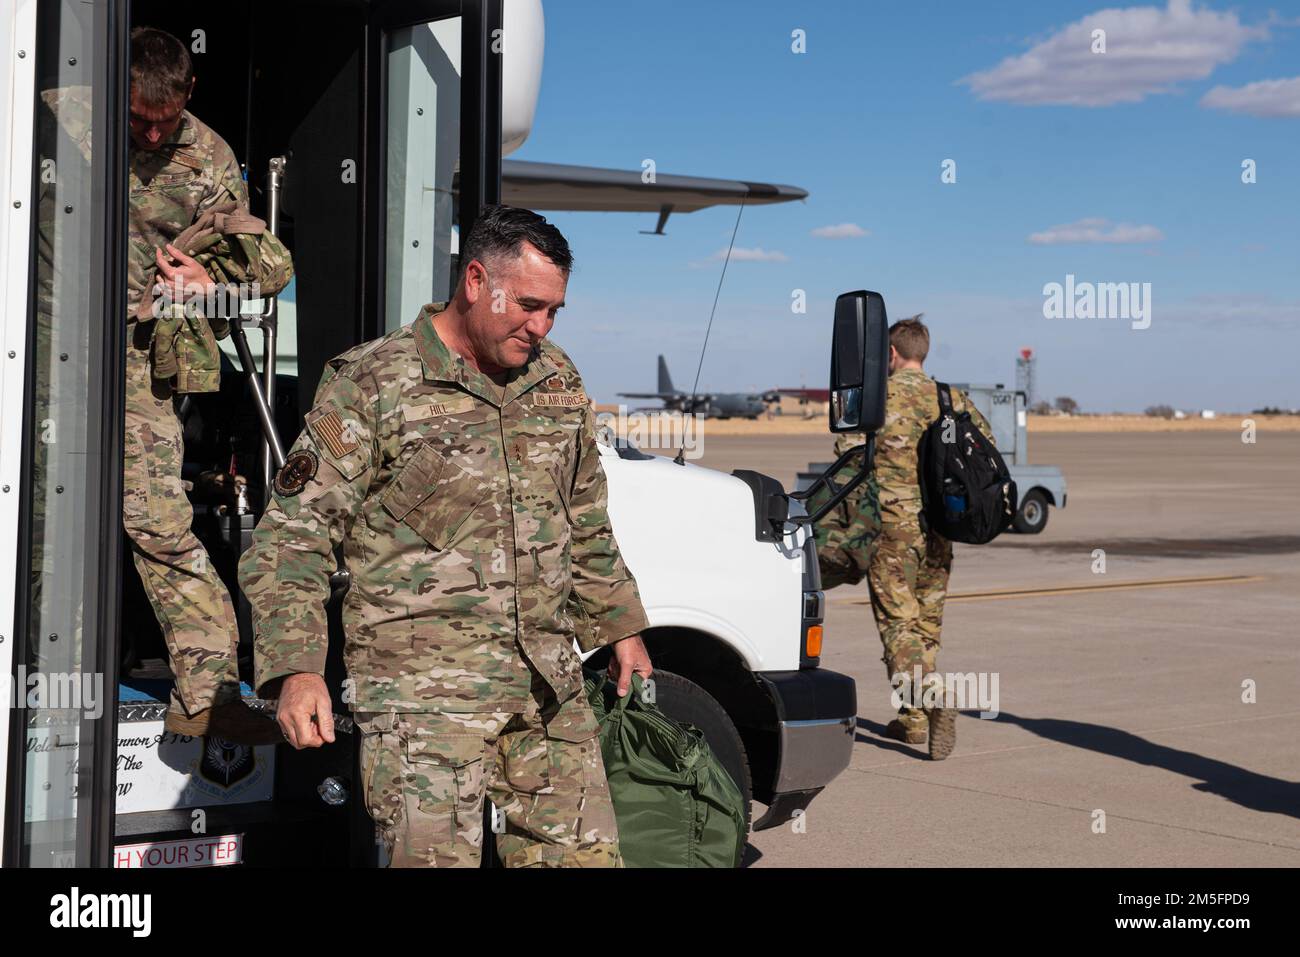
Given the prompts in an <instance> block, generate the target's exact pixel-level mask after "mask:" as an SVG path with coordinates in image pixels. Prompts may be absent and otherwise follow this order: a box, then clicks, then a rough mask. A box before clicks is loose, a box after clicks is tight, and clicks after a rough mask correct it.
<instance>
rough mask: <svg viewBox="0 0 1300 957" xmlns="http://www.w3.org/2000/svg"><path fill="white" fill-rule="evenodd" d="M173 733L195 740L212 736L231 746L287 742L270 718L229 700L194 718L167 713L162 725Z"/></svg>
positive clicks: (177, 713) (175, 712)
mask: <svg viewBox="0 0 1300 957" xmlns="http://www.w3.org/2000/svg"><path fill="white" fill-rule="evenodd" d="M163 727H165V728H166V729H167V730H168V731H170V732H171V733H172V734H184V735H189V736H190V737H194V738H201V737H205V736H207V735H211V736H213V737H217V738H223V739H224V740H226V741H229V742H231V743H232V744H247V745H254V746H256V745H260V744H279V743H280V742H281V741H283V740H284V732H282V731H281V730H280V726H279V725H278V724H276V723H275V721H274V719H272V718H271V717H270V716H268V715H264V714H261V713H259V712H256V711H254V710H253V709H252V708H250V707H248V705H246V704H244V702H243V701H227V702H224V703H222V704H218V705H214V706H212V707H211V708H205V709H204V710H203V711H200V712H199V713H198V714H196V715H194V716H192V717H191V716H187V715H184V714H181V713H180V712H178V711H168V712H167V718H166V720H165V721H164V722H163Z"/></svg>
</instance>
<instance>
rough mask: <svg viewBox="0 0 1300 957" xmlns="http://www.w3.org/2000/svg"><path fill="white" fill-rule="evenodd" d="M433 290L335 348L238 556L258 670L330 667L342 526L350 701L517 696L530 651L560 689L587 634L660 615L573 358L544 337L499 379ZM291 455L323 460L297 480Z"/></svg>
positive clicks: (464, 708) (605, 635) (526, 682)
mask: <svg viewBox="0 0 1300 957" xmlns="http://www.w3.org/2000/svg"><path fill="white" fill-rule="evenodd" d="M437 310H438V307H437V306H433V305H430V306H425V307H424V309H423V310H422V311H421V312H420V315H419V317H418V318H417V319H416V321H415V322H414V324H412V325H410V326H407V327H404V328H402V329H400V330H398V331H396V332H393V333H390V334H389V335H387V336H384V337H383V338H382V339H378V340H375V341H373V342H370V343H366V344H363V345H361V346H359V347H357V348H355V349H353V350H351V351H350V352H346V353H344V354H343V355H341V356H339V357H338V358H336V359H333V360H331V361H330V363H329V366H330V368H329V369H327V370H326V373H325V375H324V377H323V378H322V381H321V384H320V387H319V389H318V390H317V393H316V400H315V405H314V407H313V409H312V410H311V411H310V412H309V413H308V414H307V416H306V422H307V427H306V429H305V430H304V431H303V433H302V435H301V436H300V437H299V439H298V441H297V443H296V444H295V445H294V447H293V450H291V451H290V453H289V458H288V461H287V463H286V469H285V470H282V471H281V473H280V477H279V478H278V480H277V485H278V486H279V487H278V488H277V494H276V496H275V498H274V501H273V502H272V503H271V505H270V506H269V507H268V509H267V511H266V514H265V515H264V516H263V518H262V520H261V522H260V523H259V525H258V527H257V530H256V532H255V533H254V536H253V544H252V547H251V548H250V549H249V550H248V551H247V552H246V553H245V554H244V557H243V558H242V560H241V561H240V584H241V585H242V587H243V589H244V593H245V594H246V595H247V596H248V598H249V601H250V602H251V604H252V608H253V620H254V627H255V631H256V681H257V686H258V687H259V688H260V687H262V686H263V685H264V684H265V683H266V682H268V681H271V680H273V679H275V678H278V677H281V676H283V675H288V674H291V673H294V672H315V673H317V674H320V673H322V671H323V669H324V666H325V653H326V645H327V635H326V614H325V607H324V605H325V601H326V599H327V598H328V596H329V584H328V582H329V575H330V573H331V572H332V571H333V570H334V567H335V561H334V549H335V547H336V546H338V545H340V544H341V545H342V548H343V556H344V561H345V563H346V565H347V567H348V569H349V571H350V572H351V576H352V584H351V587H350V589H349V591H348V593H347V596H346V598H345V599H344V603H343V626H344V631H345V633H346V636H347V640H346V645H345V652H344V657H345V660H346V662H347V668H348V673H349V678H350V682H351V689H350V690H351V700H350V701H349V703H350V704H351V706H352V709H353V710H354V711H358V712H386V711H460V712H468V711H518V710H521V709H522V708H523V706H524V705H525V703H526V702H527V701H528V700H529V696H530V692H529V689H530V680H531V676H530V672H529V669H528V666H527V664H526V662H525V661H524V660H523V658H522V657H521V654H520V652H521V651H522V654H523V655H524V656H526V657H527V660H528V661H529V662H531V663H532V665H533V666H534V668H535V669H536V670H537V672H539V673H540V674H541V676H542V677H543V678H544V679H545V680H546V681H547V682H548V683H549V684H550V685H551V687H552V688H553V689H554V691H555V693H556V696H557V698H558V700H559V701H561V702H564V701H566V700H569V699H571V698H573V697H574V696H575V695H577V693H578V692H579V691H580V690H581V688H582V671H581V667H580V662H579V659H578V656H577V655H576V654H575V653H574V651H573V648H572V643H573V640H574V638H575V636H576V638H577V641H578V644H579V646H580V647H581V648H582V649H583V650H584V651H589V650H592V649H594V648H597V647H599V646H601V645H605V644H609V643H611V642H614V641H618V640H620V639H622V638H626V637H628V636H630V635H634V634H636V633H638V632H640V631H641V630H642V629H643V628H645V626H646V618H645V612H644V610H643V608H642V606H641V599H640V595H639V592H638V590H637V586H636V582H635V580H634V579H633V577H632V575H631V573H630V572H629V571H628V569H627V567H626V565H624V563H623V559H622V557H621V555H620V554H619V550H618V545H617V543H616V541H615V539H614V534H613V531H612V530H611V528H610V524H609V517H608V515H607V513H606V484H605V473H604V470H603V469H602V468H601V465H600V460H599V452H598V450H597V448H596V442H595V416H594V413H593V412H592V409H591V406H590V405H589V403H588V401H587V397H586V395H585V394H584V392H583V386H582V380H581V379H580V378H579V377H578V373H577V370H576V369H574V367H573V364H572V362H570V360H569V358H568V356H566V355H565V354H564V352H563V351H562V350H561V349H560V348H559V347H558V346H556V345H555V344H554V343H552V342H550V341H549V340H543V343H542V344H541V346H540V347H539V350H538V352H536V353H534V355H533V357H532V358H531V359H530V360H529V362H528V363H527V364H526V365H524V366H522V367H520V368H518V369H514V370H511V373H510V377H509V382H508V383H507V385H506V386H505V389H504V395H503V394H502V388H501V387H500V386H498V385H496V384H495V383H494V382H493V381H492V380H491V379H489V378H488V377H487V376H485V375H483V374H482V373H480V372H478V371H477V370H475V369H474V368H473V367H472V366H470V365H469V364H468V363H466V362H465V360H464V359H463V358H461V357H460V356H458V355H456V354H454V353H452V352H450V351H449V350H448V349H447V347H446V346H445V345H443V343H442V341H441V340H440V339H439V338H438V335H437V332H436V331H435V329H434V326H433V322H432V316H433V315H434V314H435V312H436V311H437ZM295 456H296V457H297V461H299V462H300V463H305V464H306V465H307V466H308V467H307V471H310V465H311V464H312V459H313V458H315V460H316V461H317V462H318V463H319V468H318V470H317V471H316V473H315V475H314V477H312V478H310V479H308V480H306V481H305V484H303V485H302V488H301V491H299V492H297V493H296V494H294V493H293V488H292V483H290V484H291V487H290V488H288V489H286V488H285V485H286V481H285V479H284V476H286V475H289V471H288V467H289V466H291V465H292V464H293V463H294V461H295ZM284 492H288V493H289V494H283V493H284ZM590 730H591V731H593V732H594V728H592V729H590Z"/></svg>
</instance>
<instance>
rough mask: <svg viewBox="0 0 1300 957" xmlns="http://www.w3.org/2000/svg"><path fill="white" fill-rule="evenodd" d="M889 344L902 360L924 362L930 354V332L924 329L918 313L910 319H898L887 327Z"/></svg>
mask: <svg viewBox="0 0 1300 957" xmlns="http://www.w3.org/2000/svg"><path fill="white" fill-rule="evenodd" d="M889 344H890V345H891V346H893V347H894V348H895V349H897V350H898V354H899V355H900V356H902V357H903V358H904V359H914V360H915V361H917V362H924V361H925V357H926V356H928V355H929V354H930V330H929V329H927V328H925V323H924V322H922V321H921V314H920V313H918V314H917V315H915V316H912V317H911V318H910V319H899V320H898V322H896V323H894V324H893V325H892V326H890V327H889Z"/></svg>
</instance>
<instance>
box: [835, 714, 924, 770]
mask: <svg viewBox="0 0 1300 957" xmlns="http://www.w3.org/2000/svg"><path fill="white" fill-rule="evenodd" d="M858 727H859V728H864V729H866V730H867V731H870V732H871V733H872V734H874V735H875V737H874V738H869V737H867V736H866V735H865V734H855V735H854V736H853V740H854V741H855V742H857V741H861V742H863V743H864V744H871V745H874V746H876V747H877V748H879V749H880V750H881V751H897V752H898V753H899V754H906V755H910V756H911V757H914V758H917V759H918V760H922V761H925V760H928V753H927V752H926V751H925V747H924V745H916V746H915V747H913V746H912V745H910V744H904V743H903V742H901V741H895V740H894V739H893V738H887V737H885V726H884V725H883V724H880V723H879V722H877V721H868V720H867V719H866V718H862V717H859V718H858ZM918 749H919V750H918Z"/></svg>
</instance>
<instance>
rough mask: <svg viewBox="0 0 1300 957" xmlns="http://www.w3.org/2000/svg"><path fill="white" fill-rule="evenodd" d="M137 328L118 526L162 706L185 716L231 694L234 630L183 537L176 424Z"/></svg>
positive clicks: (226, 598)
mask: <svg viewBox="0 0 1300 957" xmlns="http://www.w3.org/2000/svg"><path fill="white" fill-rule="evenodd" d="M147 329H148V327H147V326H144V327H141V326H140V325H138V324H136V323H131V324H130V325H129V326H128V327H127V340H128V341H127V348H126V435H125V440H124V446H123V449H124V453H123V469H122V519H123V525H125V527H126V534H127V536H128V537H129V538H130V539H131V544H132V548H131V552H132V555H133V557H134V559H135V567H136V569H137V570H139V572H140V580H141V581H142V582H143V583H144V590H145V593H146V594H147V595H148V596H149V603H150V604H151V605H153V610H154V614H155V615H157V616H158V624H159V625H161V626H162V632H163V638H164V640H165V641H166V642H167V653H168V655H169V656H170V657H171V665H172V671H173V672H175V674H176V683H175V685H174V687H173V688H172V697H171V709H172V710H173V711H180V712H183V713H185V714H189V715H194V714H196V713H197V712H199V711H203V710H204V709H206V708H210V707H211V706H212V705H213V704H218V703H221V702H223V701H230V700H234V699H237V698H238V697H239V671H238V666H237V664H236V657H235V656H236V649H237V647H238V644H239V626H238V625H237V624H236V621H235V608H234V605H233V604H232V602H231V600H230V593H229V592H228V591H227V590H226V586H225V583H224V582H222V580H221V577H220V576H219V575H218V574H217V570H216V568H215V567H213V564H212V561H211V559H210V558H209V556H208V553H207V551H206V550H205V549H204V548H203V545H202V543H200V542H199V540H198V538H196V537H195V535H194V533H193V532H192V531H191V530H190V525H191V524H192V522H193V521H194V512H193V509H192V508H191V507H190V502H189V499H187V498H186V497H185V488H184V486H183V485H182V484H181V463H182V461H183V459H184V457H185V447H184V441H183V436H182V434H181V423H180V420H179V419H177V417H176V410H175V407H174V405H173V402H172V397H171V390H170V388H169V387H168V385H167V384H166V383H162V382H160V383H158V384H157V385H155V384H154V379H153V376H152V373H151V372H150V368H149V353H148V342H147V340H145V341H140V340H141V339H142V338H143V334H144V332H145V331H147Z"/></svg>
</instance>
